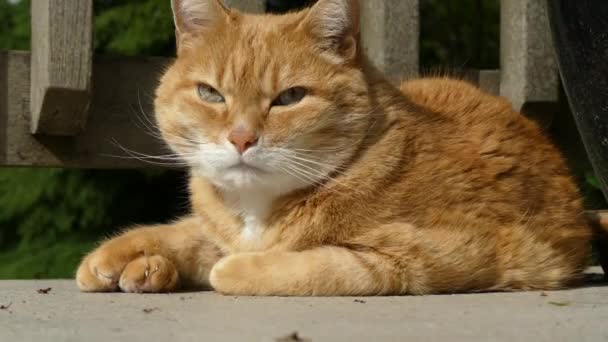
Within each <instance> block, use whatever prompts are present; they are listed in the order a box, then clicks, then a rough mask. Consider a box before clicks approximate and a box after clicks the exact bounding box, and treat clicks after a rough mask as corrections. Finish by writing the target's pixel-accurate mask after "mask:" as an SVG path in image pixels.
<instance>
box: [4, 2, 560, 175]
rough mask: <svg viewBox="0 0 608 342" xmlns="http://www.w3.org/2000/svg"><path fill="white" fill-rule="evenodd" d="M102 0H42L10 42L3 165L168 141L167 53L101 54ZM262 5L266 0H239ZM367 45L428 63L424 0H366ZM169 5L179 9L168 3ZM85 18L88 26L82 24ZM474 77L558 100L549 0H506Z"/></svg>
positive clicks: (380, 56)
mask: <svg viewBox="0 0 608 342" xmlns="http://www.w3.org/2000/svg"><path fill="white" fill-rule="evenodd" d="M92 1H93V0H35V1H32V51H31V53H29V52H18V51H4V52H0V165H7V166H57V167H77V168H133V167H142V166H146V164H144V163H141V162H138V161H137V160H133V159H120V158H114V157H111V156H114V155H125V153H124V152H123V151H121V150H120V148H118V147H117V146H116V143H115V142H118V143H119V144H120V145H122V146H125V147H127V148H129V149H132V150H136V151H139V152H141V153H149V154H155V153H160V152H159V151H161V149H162V145H161V143H160V142H159V141H156V140H155V139H154V138H152V137H151V136H149V135H147V134H146V133H145V129H144V127H142V126H145V121H146V120H151V116H152V108H151V103H152V97H153V93H154V88H155V87H156V85H157V83H158V78H159V76H160V74H161V70H162V68H163V66H165V65H167V63H169V62H170V61H169V60H168V59H164V58H146V57H143V58H130V57H124V58H108V57H102V56H93V41H92V37H93V9H92V8H93V5H92ZM226 2H227V4H228V5H229V6H234V7H236V8H239V9H242V10H246V11H252V12H261V11H263V9H264V4H263V3H264V1H263V0H229V1H226ZM361 3H362V8H361V9H362V13H361V22H362V34H361V39H362V46H363V48H364V50H365V51H366V53H367V54H368V55H369V57H370V59H371V60H372V62H374V63H375V64H376V66H377V67H378V68H379V69H381V70H383V71H384V72H385V73H386V74H387V75H389V77H391V78H393V79H396V80H398V79H403V78H409V77H414V76H416V75H417V74H418V70H419V38H420V17H419V0H362V1H361ZM167 15H170V14H169V13H167ZM75 28H78V29H75ZM472 81H473V82H476V83H477V84H478V85H479V86H480V87H481V88H483V89H485V90H487V91H489V92H491V93H494V94H499V95H503V96H506V97H508V98H509V99H510V100H511V101H512V102H513V104H514V106H515V108H516V109H518V110H521V109H525V108H531V107H534V106H535V105H538V104H546V103H554V102H555V101H556V100H557V97H558V89H559V78H558V74H557V67H556V64H555V61H554V58H553V50H552V46H551V37H550V33H549V24H548V20H547V16H546V13H545V2H544V1H543V0H502V2H501V70H479V71H477V72H474V73H472Z"/></svg>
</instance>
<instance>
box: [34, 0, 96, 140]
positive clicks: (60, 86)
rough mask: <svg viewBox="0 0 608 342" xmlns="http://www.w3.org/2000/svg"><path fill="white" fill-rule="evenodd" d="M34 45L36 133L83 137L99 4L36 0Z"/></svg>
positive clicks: (88, 101)
mask: <svg viewBox="0 0 608 342" xmlns="http://www.w3.org/2000/svg"><path fill="white" fill-rule="evenodd" d="M31 46H32V69H31V79H32V82H31V109H32V112H31V132H32V133H36V134H47V135H75V134H77V133H79V132H81V131H82V130H83V129H84V127H85V125H86V118H87V110H88V108H89V103H90V89H91V71H92V58H93V1H92V0H36V1H32V45H31Z"/></svg>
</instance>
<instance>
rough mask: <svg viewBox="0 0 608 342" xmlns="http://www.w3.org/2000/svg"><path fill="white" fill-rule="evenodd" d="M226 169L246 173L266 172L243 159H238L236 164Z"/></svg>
mask: <svg viewBox="0 0 608 342" xmlns="http://www.w3.org/2000/svg"><path fill="white" fill-rule="evenodd" d="M228 170H230V171H239V172H248V173H266V170H263V169H261V168H259V167H256V166H253V165H251V164H247V163H245V162H244V161H240V162H238V163H237V164H234V165H232V166H230V167H229V168H228Z"/></svg>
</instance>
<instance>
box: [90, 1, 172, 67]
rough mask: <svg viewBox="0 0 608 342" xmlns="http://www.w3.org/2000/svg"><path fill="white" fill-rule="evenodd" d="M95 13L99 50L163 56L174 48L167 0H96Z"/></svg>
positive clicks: (120, 53)
mask: <svg viewBox="0 0 608 342" xmlns="http://www.w3.org/2000/svg"><path fill="white" fill-rule="evenodd" d="M95 13H97V16H96V18H95V32H96V36H95V48H96V50H97V51H98V52H102V53H113V54H119V55H129V56H130V55H136V54H140V55H156V56H166V55H170V54H172V53H173V51H174V49H175V43H174V38H175V31H174V28H173V17H172V15H171V2H170V1H168V0H144V1H124V0H121V1H115V0H97V1H95Z"/></svg>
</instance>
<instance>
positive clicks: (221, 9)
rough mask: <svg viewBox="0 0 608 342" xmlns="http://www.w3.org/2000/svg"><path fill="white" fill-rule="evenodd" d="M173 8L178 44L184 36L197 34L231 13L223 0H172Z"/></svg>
mask: <svg viewBox="0 0 608 342" xmlns="http://www.w3.org/2000/svg"><path fill="white" fill-rule="evenodd" d="M171 8H172V9H173V18H174V19H175V34H176V38H177V42H178V44H179V42H180V39H182V38H183V36H185V35H189V34H190V35H193V34H196V33H198V32H200V31H202V30H204V29H205V28H208V27H210V26H212V25H214V24H215V23H217V22H218V21H219V20H225V19H226V18H227V17H228V16H229V14H230V13H229V10H228V9H227V8H226V6H224V4H223V3H222V1H221V0H171Z"/></svg>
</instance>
